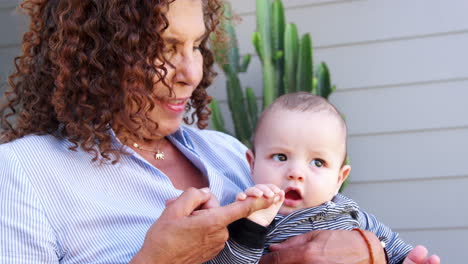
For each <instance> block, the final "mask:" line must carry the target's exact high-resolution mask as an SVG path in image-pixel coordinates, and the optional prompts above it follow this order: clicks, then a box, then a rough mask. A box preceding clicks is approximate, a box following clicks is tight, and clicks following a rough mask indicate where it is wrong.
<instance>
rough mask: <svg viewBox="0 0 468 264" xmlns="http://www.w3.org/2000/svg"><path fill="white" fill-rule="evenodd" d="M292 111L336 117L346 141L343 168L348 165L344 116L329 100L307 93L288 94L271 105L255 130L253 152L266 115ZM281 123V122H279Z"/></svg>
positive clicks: (346, 131)
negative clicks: (280, 111)
mask: <svg viewBox="0 0 468 264" xmlns="http://www.w3.org/2000/svg"><path fill="white" fill-rule="evenodd" d="M281 109H283V110H290V111H298V112H321V111H324V112H328V113H329V114H331V115H332V116H334V117H336V119H337V120H338V121H339V122H340V123H341V126H342V128H343V131H344V135H345V136H344V137H345V138H344V140H345V155H344V158H343V163H342V166H344V165H345V164H346V156H347V150H346V149H347V148H346V145H347V133H348V129H347V126H346V122H345V120H344V119H343V115H342V114H341V113H340V111H338V109H337V108H336V107H335V106H334V105H333V104H331V103H330V102H329V101H328V100H327V99H325V98H323V97H321V96H318V95H314V94H311V93H307V92H295V93H288V94H285V95H282V96H280V97H278V98H277V99H276V100H275V101H273V103H272V104H271V105H269V106H268V107H267V108H266V109H265V110H264V111H263V112H262V114H261V115H260V117H259V119H258V122H257V126H256V128H255V134H254V135H253V137H252V151H254V152H255V136H256V134H257V132H258V129H259V127H260V126H261V124H262V121H263V119H264V118H265V116H266V115H268V114H269V113H270V112H274V111H275V110H281ZM278 122H281V120H278Z"/></svg>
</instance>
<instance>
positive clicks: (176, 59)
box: [150, 0, 206, 136]
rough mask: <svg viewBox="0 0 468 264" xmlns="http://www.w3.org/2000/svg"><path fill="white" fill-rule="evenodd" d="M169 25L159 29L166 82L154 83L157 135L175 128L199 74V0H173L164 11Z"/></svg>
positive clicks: (201, 32) (153, 114) (201, 28)
mask: <svg viewBox="0 0 468 264" xmlns="http://www.w3.org/2000/svg"><path fill="white" fill-rule="evenodd" d="M166 17H167V19H168V21H169V27H168V28H167V29H166V30H165V31H164V32H163V34H162V38H163V40H164V42H165V48H164V56H165V58H166V59H167V60H168V62H169V63H170V64H172V66H171V65H168V64H166V68H167V75H166V79H165V81H166V83H167V85H169V86H171V87H172V88H173V94H172V95H171V94H170V92H169V89H168V88H167V87H166V86H165V85H164V84H163V83H162V82H161V81H159V82H157V83H156V85H155V87H154V95H155V97H156V98H157V99H156V102H155V104H156V106H155V108H154V109H153V110H152V112H151V113H150V115H151V118H152V119H153V120H154V121H155V122H157V123H158V125H159V128H158V131H157V134H158V135H161V136H166V135H169V134H171V133H173V132H175V131H176V130H177V129H178V128H179V126H180V124H181V122H182V119H183V116H184V113H185V108H186V104H187V102H188V101H189V100H190V97H191V96H192V93H193V91H194V90H195V88H196V87H197V86H198V84H199V83H200V81H201V79H202V77H203V56H202V54H201V51H200V49H199V46H200V44H201V41H202V40H203V38H204V36H205V32H206V29H205V24H204V20H203V9H202V0H176V1H174V2H173V3H171V4H170V6H169V11H168V12H167V13H166Z"/></svg>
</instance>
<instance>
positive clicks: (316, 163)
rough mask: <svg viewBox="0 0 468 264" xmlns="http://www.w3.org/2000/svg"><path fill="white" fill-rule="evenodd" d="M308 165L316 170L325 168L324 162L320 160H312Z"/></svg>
mask: <svg viewBox="0 0 468 264" xmlns="http://www.w3.org/2000/svg"><path fill="white" fill-rule="evenodd" d="M310 164H311V165H312V166H315V167H317V168H321V167H323V166H325V161H324V160H322V159H313V160H312V161H311V162H310Z"/></svg>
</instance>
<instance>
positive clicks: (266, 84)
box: [262, 60, 278, 109]
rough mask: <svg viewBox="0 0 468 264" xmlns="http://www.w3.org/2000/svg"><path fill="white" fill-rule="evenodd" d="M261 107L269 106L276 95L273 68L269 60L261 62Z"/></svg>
mask: <svg viewBox="0 0 468 264" xmlns="http://www.w3.org/2000/svg"><path fill="white" fill-rule="evenodd" d="M262 72H263V108H262V109H265V108H266V107H267V106H269V105H270V104H271V103H272V102H273V101H274V100H275V99H276V98H277V97H278V90H277V89H276V85H275V82H276V78H275V69H274V66H273V63H272V61H271V60H269V61H264V63H263V68H262Z"/></svg>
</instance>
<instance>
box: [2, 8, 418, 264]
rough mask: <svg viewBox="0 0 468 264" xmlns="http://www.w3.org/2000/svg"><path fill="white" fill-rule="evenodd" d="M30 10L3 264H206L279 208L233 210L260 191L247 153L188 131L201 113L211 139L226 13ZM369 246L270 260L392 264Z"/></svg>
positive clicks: (299, 246) (289, 250)
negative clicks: (252, 220) (215, 45)
mask: <svg viewBox="0 0 468 264" xmlns="http://www.w3.org/2000/svg"><path fill="white" fill-rule="evenodd" d="M22 6H23V8H24V9H25V10H26V11H27V12H28V14H29V15H30V16H31V28H30V31H29V32H28V33H26V34H25V36H24V39H23V53H24V54H23V55H22V56H20V57H19V58H17V59H16V61H15V64H16V72H15V73H14V74H13V75H11V76H10V78H9V84H10V86H11V90H10V91H8V92H7V93H6V94H5V96H6V98H7V100H8V103H7V106H6V108H3V110H2V114H1V118H2V127H3V129H4V132H3V134H2V141H3V142H5V144H2V145H0V164H1V165H2V166H1V167H0V183H1V184H0V203H1V206H0V208H1V209H0V226H2V228H1V230H0V232H1V233H0V237H1V238H2V243H1V245H0V254H1V258H0V259H2V261H3V262H5V263H120V262H128V261H130V262H131V263H201V262H203V261H206V260H209V259H211V258H212V257H213V256H215V255H216V254H217V253H218V252H219V251H220V250H221V249H222V248H223V246H224V242H225V241H226V239H227V235H228V233H227V231H226V226H227V225H228V224H229V223H231V222H233V221H234V220H236V219H239V218H242V217H245V216H247V215H249V214H250V213H251V212H253V211H255V210H258V209H261V208H265V207H266V206H268V205H269V204H271V202H272V199H270V200H266V199H265V200H260V201H257V200H255V201H254V200H247V201H245V202H237V203H232V204H229V203H230V202H231V201H233V200H234V196H235V194H236V193H237V192H239V191H241V190H243V189H245V188H246V187H247V186H249V185H250V184H251V182H250V180H249V177H247V175H248V165H247V163H246V162H245V160H244V153H245V147H244V146H243V145H241V144H240V143H239V142H238V141H236V140H235V139H233V138H231V137H229V136H227V135H224V134H221V133H218V132H213V131H202V130H198V129H194V128H190V127H186V126H182V125H181V123H182V120H183V119H184V114H185V113H186V112H187V111H189V110H191V111H193V112H192V114H191V116H190V118H187V119H186V120H185V121H187V122H188V123H193V122H194V120H196V122H197V125H198V127H199V128H204V127H206V123H207V120H208V115H209V110H208V108H207V107H206V106H207V104H208V102H209V97H208V95H207V93H206V88H207V87H208V86H209V85H210V84H211V81H212V79H213V77H214V73H213V71H212V68H211V67H212V65H213V57H212V54H211V52H210V51H209V50H208V48H207V40H208V35H209V33H211V32H213V31H214V28H215V26H216V25H217V23H218V20H219V14H220V8H221V3H220V2H219V1H215V0H176V1H163V0H161V1H159V0H158V1H156V0H125V1H124V0H106V1H94V0H26V1H25V2H24V3H23V4H22ZM11 119H15V125H12V124H11V123H12V122H11ZM208 186H209V187H210V188H209V189H208V188H207V187H208ZM176 197H178V198H177V199H175V200H173V199H174V198H176ZM215 197H216V198H215ZM217 199H219V201H220V203H221V205H223V207H220V206H219V204H218V202H217ZM166 201H170V202H168V204H167V206H166ZM227 204H229V205H227ZM366 237H367V239H368V240H369V241H370V244H369V246H366V244H365V243H364V241H363V240H362V238H361V237H360V236H359V234H357V232H345V231H341V232H340V231H333V232H332V231H328V232H325V231H324V232H314V233H309V234H306V235H304V236H300V237H297V239H296V240H293V241H289V244H284V245H282V246H283V247H284V248H283V249H282V250H279V251H276V252H275V253H274V254H271V255H268V256H266V257H265V260H264V261H265V262H266V263H274V262H278V263H288V262H291V261H294V259H295V258H297V259H296V261H300V262H303V263H306V262H308V263H318V262H316V261H322V262H320V263H323V261H324V260H326V261H332V260H333V261H335V260H336V261H341V262H343V261H344V262H346V263H351V262H353V261H354V260H355V259H360V260H362V261H361V262H362V263H367V261H368V259H369V252H368V250H370V252H371V254H372V255H373V256H374V259H375V260H376V261H378V263H383V261H384V254H383V250H382V248H381V247H380V244H379V242H378V239H377V238H376V237H375V236H373V235H371V234H367V235H366ZM348 243H353V244H355V245H356V246H354V247H353V248H352V249H346V250H344V249H342V248H348V247H347V245H348ZM280 247H281V246H280ZM336 249H340V250H341V251H340V252H342V254H340V256H330V255H331V254H333V250H336ZM315 252H317V255H315ZM311 253H312V254H311ZM319 253H320V254H319ZM335 255H336V254H335ZM424 256H425V254H424ZM300 258H302V259H300ZM361 262H360V263H361ZM291 263H292V262H291ZM420 263H423V262H420Z"/></svg>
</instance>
